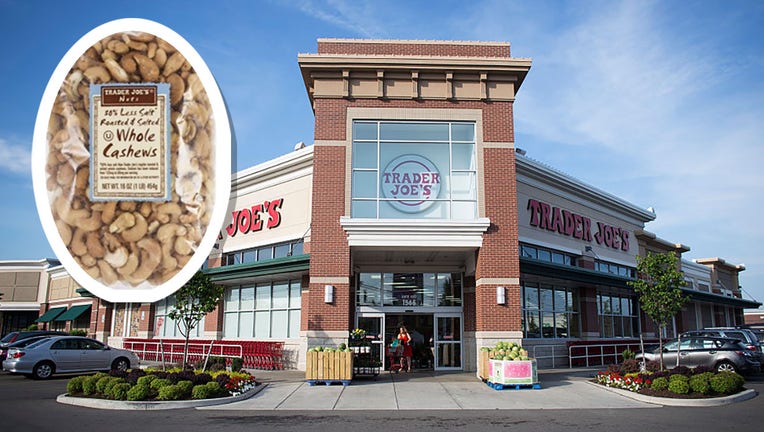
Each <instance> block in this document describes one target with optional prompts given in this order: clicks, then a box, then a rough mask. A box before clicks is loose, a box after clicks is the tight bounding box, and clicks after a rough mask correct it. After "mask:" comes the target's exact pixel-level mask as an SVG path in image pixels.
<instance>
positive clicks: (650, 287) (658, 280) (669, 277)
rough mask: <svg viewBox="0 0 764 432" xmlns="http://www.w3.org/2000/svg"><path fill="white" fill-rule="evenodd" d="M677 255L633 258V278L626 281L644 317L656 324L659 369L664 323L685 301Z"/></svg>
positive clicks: (649, 253) (661, 358)
mask: <svg viewBox="0 0 764 432" xmlns="http://www.w3.org/2000/svg"><path fill="white" fill-rule="evenodd" d="M677 260H678V259H677V256H676V254H674V253H673V252H666V253H662V254H659V253H652V252H648V253H647V256H645V257H639V256H638V257H637V279H636V280H633V281H629V282H627V283H628V284H629V286H631V287H632V288H634V291H636V292H637V294H639V304H640V307H641V308H642V310H643V311H644V312H645V314H646V315H647V316H648V317H650V319H651V320H653V322H655V324H657V325H658V328H659V331H660V334H659V335H658V344H659V349H660V364H661V370H663V339H662V336H663V333H664V331H665V329H666V325H667V324H668V322H669V321H670V320H671V319H672V318H673V317H674V316H675V315H676V314H677V313H678V312H679V311H680V310H682V305H684V302H685V301H687V298H686V297H685V296H683V295H682V289H681V288H682V287H683V286H685V285H687V283H686V282H685V281H684V275H683V274H682V272H680V271H679V270H678V269H677Z"/></svg>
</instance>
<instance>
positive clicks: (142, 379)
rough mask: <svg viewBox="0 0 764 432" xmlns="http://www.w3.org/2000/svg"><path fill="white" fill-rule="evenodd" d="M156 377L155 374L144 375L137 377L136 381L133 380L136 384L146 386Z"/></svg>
mask: <svg viewBox="0 0 764 432" xmlns="http://www.w3.org/2000/svg"><path fill="white" fill-rule="evenodd" d="M155 379H157V376H156V375H144V376H142V377H140V378H138V381H136V382H135V384H136V385H145V386H146V387H148V386H149V385H150V384H151V381H154V380H155Z"/></svg>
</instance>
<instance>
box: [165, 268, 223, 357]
mask: <svg viewBox="0 0 764 432" xmlns="http://www.w3.org/2000/svg"><path fill="white" fill-rule="evenodd" d="M223 291H224V288H223V287H222V286H219V285H215V284H213V283H212V280H211V279H210V277H209V276H207V275H206V274H204V273H202V272H201V271H198V272H196V274H195V275H194V276H193V277H192V278H191V280H189V281H188V282H186V284H185V285H183V286H182V287H181V288H180V289H179V290H178V291H176V292H175V306H174V307H173V309H172V310H171V311H170V313H168V314H167V316H168V317H169V318H171V319H173V320H175V325H176V326H177V327H178V331H179V332H180V334H181V335H183V337H184V338H186V342H185V345H184V346H183V367H186V365H187V364H188V340H189V338H190V336H191V330H193V329H194V328H196V326H197V325H198V324H199V321H201V320H202V318H204V316H205V315H207V314H208V313H210V312H212V311H213V310H215V308H216V307H217V306H218V302H219V301H220V299H221V298H222V297H223Z"/></svg>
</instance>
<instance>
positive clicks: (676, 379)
mask: <svg viewBox="0 0 764 432" xmlns="http://www.w3.org/2000/svg"><path fill="white" fill-rule="evenodd" d="M668 389H669V391H670V392H673V393H676V394H687V393H689V392H690V379H689V378H687V377H686V376H684V375H680V374H676V375H671V378H669V384H668Z"/></svg>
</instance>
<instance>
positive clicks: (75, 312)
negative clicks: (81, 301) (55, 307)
mask: <svg viewBox="0 0 764 432" xmlns="http://www.w3.org/2000/svg"><path fill="white" fill-rule="evenodd" d="M88 309H90V305H89V304H86V305H77V306H72V307H70V308H69V310H68V311H66V312H64V313H62V314H61V315H59V316H58V318H56V319H54V321H73V320H76V319H77V318H79V316H80V315H82V314H83V313H85V311H86V310H88Z"/></svg>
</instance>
